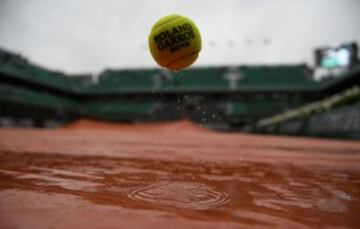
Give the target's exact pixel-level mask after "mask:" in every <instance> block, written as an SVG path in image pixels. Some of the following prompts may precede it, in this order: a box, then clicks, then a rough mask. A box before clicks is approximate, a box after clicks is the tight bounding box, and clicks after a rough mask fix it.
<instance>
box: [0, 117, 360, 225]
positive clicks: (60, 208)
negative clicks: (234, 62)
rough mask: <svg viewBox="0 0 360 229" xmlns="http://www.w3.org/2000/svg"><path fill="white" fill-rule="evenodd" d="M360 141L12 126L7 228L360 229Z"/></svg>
mask: <svg viewBox="0 0 360 229" xmlns="http://www.w3.org/2000/svg"><path fill="white" fill-rule="evenodd" d="M359 213H360V143H358V142H354V141H340V140H318V139H316V140H315V139H306V138H287V137H271V136H257V135H245V134H227V133H216V132H211V131H209V130H206V129H202V128H200V127H198V126H196V125H195V124H192V123H190V122H187V121H181V122H176V123H163V124H144V125H128V126H126V125H114V124H106V123H100V122H93V121H87V120H83V121H79V122H77V123H74V124H71V125H68V126H66V127H64V128H61V129H52V130H40V129H38V130H35V129H0V228H170V227H171V228H173V229H176V228H221V227H223V228H360V220H359V216H360V215H359Z"/></svg>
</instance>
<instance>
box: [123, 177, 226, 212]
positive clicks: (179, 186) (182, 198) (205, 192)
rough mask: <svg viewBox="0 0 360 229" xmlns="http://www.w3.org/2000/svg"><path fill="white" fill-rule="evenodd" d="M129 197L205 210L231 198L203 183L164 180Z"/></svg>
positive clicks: (142, 188)
mask: <svg viewBox="0 0 360 229" xmlns="http://www.w3.org/2000/svg"><path fill="white" fill-rule="evenodd" d="M129 197H130V198H132V199H134V200H141V201H146V202H150V203H154V204H160V205H166V206H171V207H176V208H185V209H196V210H205V209H212V208H216V207H220V206H222V205H225V204H227V203H228V202H229V201H230V199H229V197H228V195H227V194H226V193H224V192H220V191H217V190H215V189H214V188H211V187H209V186H207V185H205V184H202V183H195V182H185V181H162V182H157V183H154V184H151V185H148V186H145V187H141V188H138V189H135V190H133V191H132V192H130V193H129Z"/></svg>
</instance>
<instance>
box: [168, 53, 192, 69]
mask: <svg viewBox="0 0 360 229" xmlns="http://www.w3.org/2000/svg"><path fill="white" fill-rule="evenodd" d="M198 53H199V51H195V52H191V53H188V54H186V55H182V56H179V57H178V58H176V59H174V60H172V61H170V62H169V63H167V64H166V66H170V65H172V64H174V63H175V62H177V61H179V60H181V59H183V58H186V57H189V56H192V55H194V54H198Z"/></svg>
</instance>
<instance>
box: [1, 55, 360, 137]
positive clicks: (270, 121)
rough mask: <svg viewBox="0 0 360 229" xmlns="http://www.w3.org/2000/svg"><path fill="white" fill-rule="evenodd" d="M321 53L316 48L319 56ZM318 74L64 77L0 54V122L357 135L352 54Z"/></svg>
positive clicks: (255, 69)
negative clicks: (178, 123)
mask: <svg viewBox="0 0 360 229" xmlns="http://www.w3.org/2000/svg"><path fill="white" fill-rule="evenodd" d="M321 51H322V50H317V51H316V55H317V57H318V59H320V58H321V57H319V56H320V55H321ZM320 62H321V60H319V65H320V64H321V63H320ZM325 64H329V61H328V62H325ZM321 69H323V68H319V67H318V68H316V67H315V68H311V67H309V66H307V65H306V64H298V65H277V66H260V65H259V66H242V65H239V66H222V67H201V68H199V67H198V68H190V69H188V70H184V71H180V72H170V71H166V70H163V69H155V68H154V69H126V70H116V69H106V70H104V71H103V72H101V73H100V74H97V75H92V74H83V75H69V74H65V73H63V72H57V71H51V70H48V69H46V68H44V67H41V66H38V65H36V64H33V63H32V62H30V61H28V60H27V59H26V58H24V57H23V56H21V55H19V54H15V53H12V52H9V51H7V50H4V49H1V50H0V77H1V78H0V79H1V81H0V93H1V97H0V107H1V109H0V117H1V118H0V120H1V122H0V124H1V125H2V126H14V125H15V126H31V127H34V126H35V127H53V126H58V125H62V124H64V123H67V122H71V121H74V120H76V119H79V118H91V119H101V120H108V121H116V122H127V123H136V122H150V121H151V122H154V121H170V120H179V119H189V120H192V121H194V122H197V123H199V124H201V125H205V126H208V127H210V128H214V129H219V130H223V131H226V130H229V131H246V132H254V133H270V134H287V135H289V134H290V135H307V136H326V137H344V138H360V92H359V90H360V89H359V87H360V64H359V61H358V60H357V57H356V56H355V58H354V61H352V63H351V64H349V65H348V66H346V68H340V70H339V68H335V67H332V68H329V69H330V70H329V71H325V72H324V71H323V72H322V73H321V74H320V76H321V77H319V71H320V70H321ZM331 69H332V70H331ZM339 123H341V125H339Z"/></svg>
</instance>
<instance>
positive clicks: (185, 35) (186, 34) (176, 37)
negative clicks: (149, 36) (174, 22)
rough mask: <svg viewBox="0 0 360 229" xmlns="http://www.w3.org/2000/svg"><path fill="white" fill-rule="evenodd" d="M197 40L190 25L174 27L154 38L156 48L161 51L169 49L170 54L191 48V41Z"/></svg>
mask: <svg viewBox="0 0 360 229" xmlns="http://www.w3.org/2000/svg"><path fill="white" fill-rule="evenodd" d="M194 38H195V33H194V31H193V29H192V26H191V25H190V24H189V23H185V24H182V25H178V26H174V27H172V28H171V29H167V30H165V31H162V32H161V33H159V34H157V35H156V36H154V41H155V44H156V47H157V49H158V50H159V51H163V50H165V49H169V50H170V52H175V51H178V50H180V49H182V48H186V47H189V46H190V41H191V40H192V39H194Z"/></svg>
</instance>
